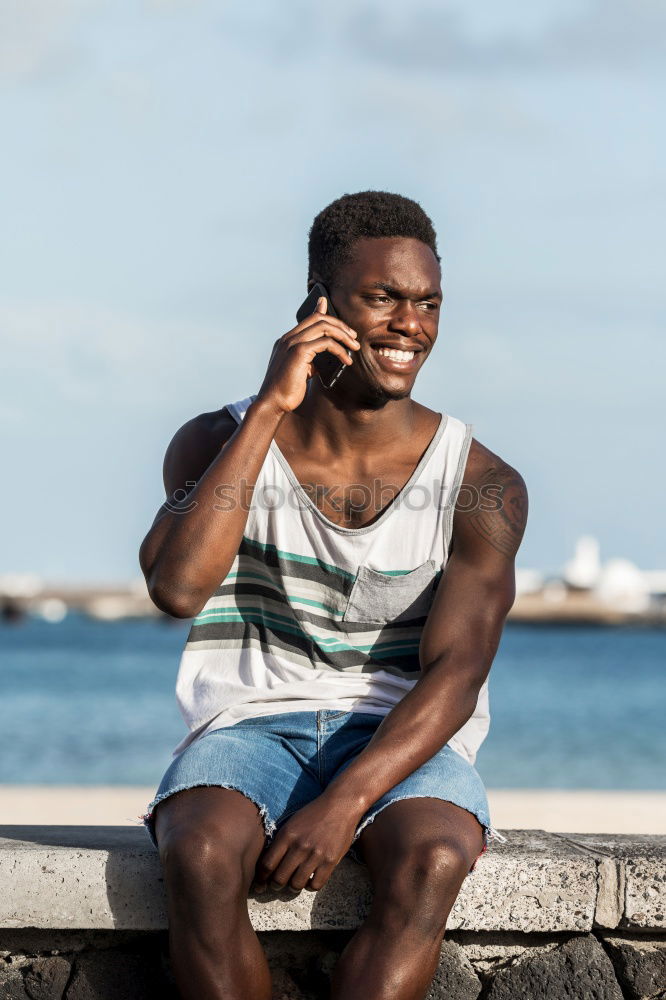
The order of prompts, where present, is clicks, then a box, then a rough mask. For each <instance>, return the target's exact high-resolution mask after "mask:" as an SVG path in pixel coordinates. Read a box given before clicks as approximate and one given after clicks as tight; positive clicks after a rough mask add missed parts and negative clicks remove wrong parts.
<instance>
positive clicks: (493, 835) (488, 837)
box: [347, 794, 507, 878]
mask: <svg viewBox="0 0 666 1000" xmlns="http://www.w3.org/2000/svg"><path fill="white" fill-rule="evenodd" d="M403 799H439V800H440V801H442V802H452V803H453V805H459V803H458V802H454V801H453V799H445V798H444V797H443V796H442V795H419V794H413V795H400V796H398V797H397V798H395V799H391V801H390V802H385V803H384V805H383V806H381V808H379V809H377V811H376V812H374V813H372V814H371V815H370V816H368V817H367V818H366V819H364V820H363V822H362V823H361V824H360V825H359V826H358V827H357V828H356V833H355V834H354V839H353V840H352V842H351V846H350V848H349V851H348V852H347V853H348V854H349V855H350V856H351V857H352V858H353V859H354V861H357V862H358V864H360V865H363V867H364V868H365V867H367V866H366V865H365V864H364V862H363V861H361V859H360V858H359V856H358V853H357V852H356V850H355V849H354V844H355V843H356V841H357V840H358V838H359V836H360V835H361V833H363V831H364V830H365V828H366V826H369V825H370V823H372V822H373V820H375V819H376V817H377V816H379V814H380V813H381V812H383V811H384V809H386V807H387V806H390V805H392V804H393V803H394V802H401V801H403ZM461 808H462V809H466V806H461ZM467 812H471V813H472V815H473V816H475V817H476V819H478V821H479V823H480V824H481V826H482V827H483V849H482V850H481V854H484V853H485V852H486V851H487V850H488V845H489V844H490V843H491V842H492V841H493V840H499V841H501V842H502V843H506V839H507V838H506V837H504V836H502V834H501V833H499V832H498V831H497V830H496V829H495V828H494V827H493V826H491V825H490V818H489V817H487V816H486V815H485V814H484V815H483V816H480V815H479V814H478V813H475V812H474V811H473V810H472V809H467ZM481 854H479V855H478V857H477V858H476V860H475V862H474V864H473V865H472V867H471V868H470V870H469V871H468V872H467V875H466V876H465V878H468V877H469V876H470V875H471V874H472V873H473V872H474V869H475V868H476V864H477V862H478V860H479V858H480V857H481Z"/></svg>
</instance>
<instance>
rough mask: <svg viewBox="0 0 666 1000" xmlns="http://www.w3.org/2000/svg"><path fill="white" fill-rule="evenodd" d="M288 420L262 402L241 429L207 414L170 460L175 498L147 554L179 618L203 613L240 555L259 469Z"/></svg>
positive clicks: (144, 564) (174, 446) (180, 435)
mask: <svg viewBox="0 0 666 1000" xmlns="http://www.w3.org/2000/svg"><path fill="white" fill-rule="evenodd" d="M281 419H282V417H281V415H280V414H278V413H277V412H276V411H275V410H274V409H272V408H271V407H270V405H266V404H265V403H262V401H261V400H255V401H254V403H252V404H251V405H250V407H249V408H248V410H247V413H246V414H245V418H244V419H243V421H242V422H241V425H240V426H238V425H237V424H236V421H235V420H234V419H233V417H232V416H231V415H229V414H228V415H226V418H225V416H224V415H223V416H221V417H220V416H216V415H212V414H201V415H200V416H198V417H195V418H194V419H193V420H190V421H188V422H187V423H186V424H184V425H183V426H182V427H181V428H180V429H179V430H178V431H177V432H176V434H175V435H174V438H173V440H172V441H171V443H170V444H169V447H168V448H167V451H166V454H165V456H164V469H163V475H164V489H165V492H166V495H167V500H166V501H165V503H164V504H162V506H161V507H160V509H159V511H158V512H157V515H156V517H155V520H154V522H153V524H152V526H151V528H150V530H149V532H148V534H147V535H146V537H145V538H144V540H143V542H142V544H141V548H140V550H139V562H140V565H141V569H142V571H143V573H144V576H145V578H146V583H147V585H148V591H149V593H150V596H151V598H152V600H153V602H154V603H155V604H156V605H157V607H159V608H161V610H163V611H166V612H167V613H168V614H170V615H173V616H174V617H175V618H192V617H194V616H195V615H197V614H198V613H199V611H200V610H201V608H202V607H203V606H204V604H205V603H206V601H207V600H208V598H209V597H210V595H211V594H212V593H213V592H214V590H215V588H216V587H217V586H218V585H219V583H220V581H221V580H224V578H225V577H226V575H227V573H228V572H229V568H230V566H231V564H232V562H233V560H234V558H235V557H236V554H237V552H238V549H239V546H240V543H241V538H242V535H243V531H244V529H245V525H246V523H247V516H248V513H249V507H250V502H251V498H252V494H253V492H254V486H255V484H256V480H257V476H258V475H259V470H260V469H261V466H262V463H263V461H264V458H265V457H266V452H267V451H268V448H269V446H270V443H271V440H272V439H273V436H274V434H275V431H276V429H277V427H278V425H279V423H280V421H281Z"/></svg>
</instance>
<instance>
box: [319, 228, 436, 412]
mask: <svg viewBox="0 0 666 1000" xmlns="http://www.w3.org/2000/svg"><path fill="white" fill-rule="evenodd" d="M329 291H330V293H331V301H332V304H333V308H334V309H335V311H336V313H337V314H338V315H339V317H340V319H342V320H343V321H344V322H345V323H348V324H349V326H351V327H352V328H353V329H354V330H356V332H357V333H358V339H359V344H360V345H361V349H360V350H359V351H355V352H354V354H353V361H354V363H353V365H351V366H350V367H349V368H348V369H347V371H345V372H344V373H343V374H342V376H341V377H340V380H339V382H338V383H337V384H336V388H337V386H339V387H340V388H339V391H340V392H341V393H342V394H343V395H344V396H346V397H347V396H351V397H355V398H358V399H363V400H364V401H365V402H366V403H368V404H370V405H374V406H382V405H383V404H384V403H386V402H388V400H390V399H402V398H404V397H405V396H409V395H410V393H411V390H412V386H413V384H414V380H415V379H416V375H417V374H418V372H419V370H420V368H421V366H422V365H423V364H424V363H425V361H426V360H427V358H428V356H429V354H430V351H431V350H432V348H433V346H434V343H435V341H436V339H437V328H438V323H439V312H440V305H441V301H442V289H441V272H440V267H439V263H438V262H437V258H436V257H435V255H434V254H433V252H432V250H431V249H430V247H428V246H427V245H426V244H425V243H422V242H421V241H420V240H416V239H406V238H403V237H399V238H381V239H360V240H357V241H356V243H355V244H354V252H353V256H352V258H351V260H349V261H348V262H347V263H346V264H344V265H343V266H342V267H341V268H340V270H339V271H338V273H337V275H336V277H335V279H334V280H333V281H332V282H331V284H330V287H329ZM389 349H398V350H400V351H405V352H407V353H406V354H402V355H398V356H396V355H395V354H393V356H390V355H389V353H388V351H389Z"/></svg>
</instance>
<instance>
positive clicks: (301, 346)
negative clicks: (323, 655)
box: [139, 298, 359, 618]
mask: <svg viewBox="0 0 666 1000" xmlns="http://www.w3.org/2000/svg"><path fill="white" fill-rule="evenodd" d="M326 308H327V304H326V299H324V298H322V299H320V301H319V303H318V305H317V309H316V310H315V312H314V313H312V315H311V316H308V317H306V319H304V320H303V321H302V322H301V323H299V324H298V326H296V327H294V329H293V330H290V331H289V332H288V333H285V334H284V336H282V337H280V338H278V340H276V341H275V344H274V345H273V351H272V354H271V357H270V360H269V363H268V370H267V372H266V376H265V378H264V381H263V383H262V386H261V388H260V390H259V392H258V393H257V398H256V399H255V400H254V402H253V403H252V404H251V405H250V406H249V407H248V410H247V412H246V414H245V417H244V418H243V420H242V422H241V425H240V426H239V427H237V426H236V423H235V421H234V420H233V418H232V417H231V416H229V415H227V417H226V420H225V419H224V418H223V417H222V416H221V415H219V414H201V415H200V416H199V417H195V418H194V420H191V421H188V423H186V424H184V425H183V426H182V427H181V428H180V430H179V431H178V432H177V434H176V435H175V437H174V438H173V440H172V441H171V443H170V445H169V447H168V449H167V452H166V455H165V459H164V488H165V490H166V495H167V500H166V501H165V503H164V504H163V505H162V507H160V509H159V511H158V512H157V516H156V517H155V520H154V522H153V524H152V526H151V528H150V530H149V532H148V534H147V535H146V537H145V538H144V540H143V542H142V544H141V548H140V551H139V562H140V565H141V569H142V571H143V574H144V576H145V578H146V583H147V585H148V592H149V594H150V596H151V598H152V600H153V602H154V603H155V604H156V605H157V607H158V608H160V609H161V610H162V611H166V612H167V614H170V615H173V616H174V617H175V618H193V617H195V616H196V615H197V614H198V613H199V612H200V611H201V609H202V608H203V607H204V605H205V604H206V601H207V600H208V599H209V597H210V596H211V594H212V593H214V592H215V589H216V588H217V587H218V585H219V584H220V582H221V581H222V580H224V579H225V577H226V576H227V574H228V572H229V569H230V567H231V564H232V563H233V561H234V559H235V557H236V555H237V553H238V549H239V547H240V543H241V539H242V537H243V531H244V529H245V525H246V523H247V517H248V514H249V511H250V506H251V502H252V496H253V494H254V488H255V486H256V482H257V477H258V475H259V472H260V471H261V467H262V465H263V462H264V459H265V458H266V453H267V452H268V449H269V447H270V443H271V441H272V440H273V437H274V436H275V432H276V431H277V428H278V427H279V425H280V423H281V421H282V419H283V417H284V415H285V413H288V412H290V411H291V410H294V409H296V407H297V406H299V405H300V403H301V402H302V400H303V398H304V396H305V391H306V388H307V380H308V378H311V377H312V375H313V373H314V366H313V364H312V360H313V358H314V357H315V356H316V355H317V354H319V353H320V352H322V351H331V352H332V353H334V354H336V355H337V356H338V357H339V358H340V359H341V360H343V361H344V362H345V364H351V363H352V361H351V358H350V357H349V355H348V353H347V351H346V350H345V347H344V346H343V345H345V346H348V347H352V348H354V349H355V350H358V347H359V345H358V339H357V335H356V333H355V331H353V330H351V328H350V327H348V326H347V325H346V323H343V322H342V320H340V319H338V318H337V317H334V316H327V315H325V313H326ZM181 494H182V495H181Z"/></svg>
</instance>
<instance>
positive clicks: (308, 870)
mask: <svg viewBox="0 0 666 1000" xmlns="http://www.w3.org/2000/svg"><path fill="white" fill-rule="evenodd" d="M316 870H317V858H316V857H315V856H313V855H312V854H309V855H308V856H307V857H306V858H304V859H303V861H302V862H301V863H300V865H299V866H298V868H296V870H295V871H294V873H293V874H292V876H291V878H290V879H289V885H288V886H287V888H288V889H293V890H294V891H295V892H300V891H301V890H302V889H309V888H310V876H311V875H314V873H315V872H316Z"/></svg>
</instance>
